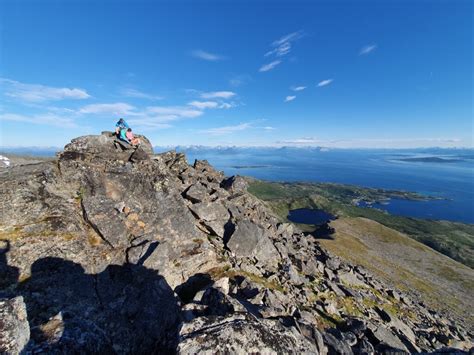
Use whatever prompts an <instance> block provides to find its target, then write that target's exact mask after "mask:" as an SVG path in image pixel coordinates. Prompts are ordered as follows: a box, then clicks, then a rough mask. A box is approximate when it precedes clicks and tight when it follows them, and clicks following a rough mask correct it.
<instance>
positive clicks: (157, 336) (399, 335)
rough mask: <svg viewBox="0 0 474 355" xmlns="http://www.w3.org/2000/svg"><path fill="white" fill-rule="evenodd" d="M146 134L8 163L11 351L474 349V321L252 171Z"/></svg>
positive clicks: (6, 276)
mask: <svg viewBox="0 0 474 355" xmlns="http://www.w3.org/2000/svg"><path fill="white" fill-rule="evenodd" d="M140 138H141V141H142V144H141V145H140V147H138V148H134V147H131V146H127V145H123V144H122V143H119V142H117V141H116V140H114V138H113V136H112V134H111V133H109V132H104V133H103V134H102V135H98V136H85V137H79V138H76V139H74V140H72V141H71V143H70V144H68V145H66V147H65V148H64V150H63V151H62V152H60V153H59V154H58V156H57V159H56V160H54V161H46V162H35V163H34V164H32V163H29V164H21V165H14V164H13V165H11V166H8V167H4V168H2V169H1V170H0V184H1V190H2V194H1V195H0V199H1V206H2V207H1V208H2V209H1V216H0V242H1V245H0V248H1V249H0V290H1V293H0V353H7V354H18V353H25V354H28V353H52V354H62V353H81V354H87V353H97V354H98V353H101V354H109V353H110V354H114V353H117V354H146V353H180V354H196V353H209V354H211V353H212V354H214V353H226V354H227V353H230V354H234V353H236V354H243V353H262V354H270V353H279V354H282V353H298V354H300V353H308V354H309V353H310V354H352V353H354V354H374V353H387V354H388V353H390V354H393V353H397V354H402V353H417V352H424V353H434V352H436V353H442V352H445V353H469V350H470V349H471V347H472V335H473V334H472V329H466V328H464V327H463V326H462V325H460V324H457V323H456V322H454V321H453V320H451V319H448V318H446V317H444V316H442V315H440V314H439V313H437V312H436V310H432V309H428V308H427V307H426V306H425V305H423V304H420V303H418V302H416V301H414V300H413V299H411V298H410V297H409V296H408V295H407V294H405V293H402V292H400V291H398V290H395V289H393V288H389V287H388V286H386V285H384V284H383V283H382V282H381V281H379V280H377V279H376V278H374V277H373V276H372V275H370V273H369V272H367V271H366V270H364V269H363V268H361V267H359V266H357V265H351V264H350V263H347V262H345V261H344V260H341V259H339V258H338V257H336V256H334V255H331V254H330V253H328V252H327V251H326V250H324V249H323V248H322V247H321V246H320V244H319V243H318V241H317V240H316V239H315V238H314V237H312V236H308V235H305V234H303V233H301V232H300V231H299V230H298V229H297V228H296V227H295V226H293V225H291V224H286V223H280V222H279V220H278V219H277V218H276V217H275V216H274V215H273V214H272V213H271V212H270V211H269V210H268V209H267V208H266V206H265V204H264V203H263V202H261V201H260V200H258V199H257V198H256V197H254V196H252V195H250V194H249V193H247V189H246V188H247V184H246V181H245V179H243V178H241V177H238V176H233V177H226V176H224V174H223V173H222V172H219V171H216V170H215V169H214V168H213V167H212V166H211V165H209V164H208V163H207V162H206V161H199V160H197V161H195V162H194V164H193V165H189V164H188V162H187V161H186V158H185V156H184V155H183V154H179V153H176V152H167V153H164V154H154V153H153V149H152V146H151V144H150V142H149V141H148V140H147V139H146V138H145V137H140ZM471 351H472V350H471Z"/></svg>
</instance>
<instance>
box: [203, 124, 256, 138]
mask: <svg viewBox="0 0 474 355" xmlns="http://www.w3.org/2000/svg"><path fill="white" fill-rule="evenodd" d="M251 127H252V124H251V123H241V124H238V125H235V126H224V127H216V128H209V129H205V130H201V131H200V132H201V133H207V134H210V135H213V136H220V135H225V134H230V133H234V132H238V131H244V130H246V129H249V128H251Z"/></svg>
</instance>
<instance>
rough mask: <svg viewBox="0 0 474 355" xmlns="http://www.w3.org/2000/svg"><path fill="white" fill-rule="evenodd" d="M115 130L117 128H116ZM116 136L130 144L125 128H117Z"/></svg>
mask: <svg viewBox="0 0 474 355" xmlns="http://www.w3.org/2000/svg"><path fill="white" fill-rule="evenodd" d="M116 131H117V130H116ZM117 138H118V139H119V140H121V141H123V142H125V143H128V144H130V141H129V140H128V138H127V129H126V128H119V129H118V134H117Z"/></svg>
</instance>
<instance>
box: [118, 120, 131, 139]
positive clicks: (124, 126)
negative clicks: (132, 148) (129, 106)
mask: <svg viewBox="0 0 474 355" xmlns="http://www.w3.org/2000/svg"><path fill="white" fill-rule="evenodd" d="M128 128H129V127H128V124H127V122H125V120H124V119H123V118H121V119H119V120H118V122H117V123H116V124H115V135H116V136H117V137H118V138H120V134H121V130H122V129H128ZM124 136H125V134H124Z"/></svg>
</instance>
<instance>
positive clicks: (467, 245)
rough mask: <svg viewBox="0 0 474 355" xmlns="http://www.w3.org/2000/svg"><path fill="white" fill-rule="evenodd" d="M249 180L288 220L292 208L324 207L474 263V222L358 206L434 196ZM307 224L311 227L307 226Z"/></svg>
mask: <svg viewBox="0 0 474 355" xmlns="http://www.w3.org/2000/svg"><path fill="white" fill-rule="evenodd" d="M249 180H250V181H251V185H250V189H249V191H250V192H251V193H252V194H254V195H255V196H257V197H259V198H261V199H263V200H264V201H266V202H267V203H270V204H271V207H272V209H273V210H274V211H275V212H276V213H277V214H278V216H279V217H280V218H281V219H282V220H286V216H287V215H288V211H289V210H290V209H295V208H304V207H308V208H320V209H323V210H325V211H327V212H330V213H332V214H334V215H336V216H340V217H363V218H368V219H371V220H374V221H377V222H379V223H381V224H383V225H385V226H387V227H390V228H392V229H395V230H397V231H399V232H401V233H404V234H406V235H408V236H409V237H411V238H413V239H415V240H417V241H419V242H421V243H423V244H425V245H427V246H429V247H431V248H433V249H435V250H437V251H438V252H440V253H442V254H445V255H447V256H449V257H451V258H452V259H454V260H456V261H459V262H461V263H463V264H464V265H467V266H469V267H471V268H473V267H474V225H473V224H464V223H458V222H450V221H435V220H425V219H419V218H409V217H403V216H394V215H391V214H389V213H387V212H385V211H381V210H378V209H375V208H362V207H358V206H357V203H358V202H360V201H363V202H367V203H373V202H377V201H386V200H389V199H391V198H398V199H400V198H401V199H407V200H421V199H429V198H430V197H426V196H421V195H418V194H416V193H412V192H404V191H392V190H382V189H370V188H363V187H358V186H351V185H341V184H330V183H277V182H265V181H257V180H253V179H249ZM303 228H306V229H307V228H308V227H307V226H303ZM312 229H314V228H312ZM312 229H311V228H310V229H309V230H312Z"/></svg>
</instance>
